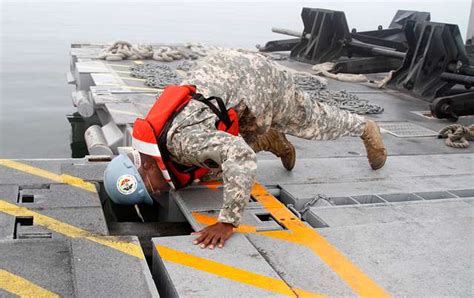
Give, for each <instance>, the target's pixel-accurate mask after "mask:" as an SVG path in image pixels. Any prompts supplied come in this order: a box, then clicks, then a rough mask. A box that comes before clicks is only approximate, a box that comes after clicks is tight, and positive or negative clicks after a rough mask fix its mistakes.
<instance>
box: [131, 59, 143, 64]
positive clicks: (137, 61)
mask: <svg viewBox="0 0 474 298" xmlns="http://www.w3.org/2000/svg"><path fill="white" fill-rule="evenodd" d="M133 63H135V64H138V65H140V64H143V61H141V60H135V61H133Z"/></svg>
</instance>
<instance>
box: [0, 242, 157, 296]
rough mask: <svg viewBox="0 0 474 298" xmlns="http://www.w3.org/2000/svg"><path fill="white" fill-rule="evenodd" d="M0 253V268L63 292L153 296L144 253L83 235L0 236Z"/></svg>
mask: <svg viewBox="0 0 474 298" xmlns="http://www.w3.org/2000/svg"><path fill="white" fill-rule="evenodd" d="M103 239H109V240H111V241H117V240H119V241H123V242H124V243H129V244H132V245H138V239H137V238H136V237H122V238H120V239H118V238H116V237H108V238H103ZM0 254H1V255H2V258H0V268H1V269H3V270H7V271H8V272H10V273H13V274H15V275H17V276H19V277H22V278H25V279H26V280H28V281H29V282H32V283H34V284H36V285H38V286H41V287H42V288H44V289H46V290H49V291H52V292H53V293H56V294H59V295H61V296H64V297H124V294H125V293H127V295H131V296H133V297H158V292H157V290H156V288H155V285H154V283H153V281H152V277H151V273H150V271H149V270H148V266H147V265H146V261H145V260H144V259H139V258H136V257H134V256H130V255H127V254H124V253H123V252H119V251H117V250H114V249H111V248H110V247H106V246H103V245H101V244H98V243H95V242H92V241H89V240H86V239H85V238H63V239H62V240H56V239H34V240H33V239H28V240H12V241H0Z"/></svg>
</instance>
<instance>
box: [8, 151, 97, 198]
mask: <svg viewBox="0 0 474 298" xmlns="http://www.w3.org/2000/svg"><path fill="white" fill-rule="evenodd" d="M0 166H4V167H7V168H11V169H14V170H18V171H21V172H25V173H28V174H31V175H35V176H39V177H43V178H46V179H49V180H52V181H55V182H59V183H66V184H69V185H71V186H74V187H77V188H81V189H84V190H87V191H90V192H94V193H95V192H97V190H96V188H95V185H94V184H93V183H90V182H86V181H84V180H82V179H80V178H77V177H74V176H70V175H66V174H61V175H58V174H55V173H52V172H49V171H46V170H43V169H40V168H37V167H33V166H30V165H27V164H24V163H21V162H17V161H13V160H8V159H0Z"/></svg>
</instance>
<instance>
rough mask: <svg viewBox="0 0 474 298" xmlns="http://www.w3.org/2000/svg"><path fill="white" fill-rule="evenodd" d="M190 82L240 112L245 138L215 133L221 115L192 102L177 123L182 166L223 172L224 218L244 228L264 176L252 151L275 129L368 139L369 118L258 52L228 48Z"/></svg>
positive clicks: (171, 143)
mask: <svg viewBox="0 0 474 298" xmlns="http://www.w3.org/2000/svg"><path fill="white" fill-rule="evenodd" d="M183 84H192V85H196V86H197V89H198V92H200V93H202V94H203V95H204V96H206V97H209V96H219V97H221V98H222V99H223V100H224V101H226V106H227V107H233V108H235V109H236V110H237V112H238V114H239V122H240V123H239V124H240V136H238V137H235V136H232V135H230V134H228V133H226V132H222V131H218V130H216V128H215V122H216V120H217V117H216V115H215V114H213V113H212V112H211V111H210V110H209V109H208V108H207V107H206V106H205V105H204V104H203V103H201V102H198V101H192V102H191V103H190V104H189V105H187V106H186V107H185V108H184V109H183V111H182V112H181V113H179V114H178V115H177V116H176V118H175V120H174V121H173V123H172V126H171V128H170V131H169V134H168V140H167V141H168V143H167V144H168V149H169V151H170V153H171V155H172V158H173V159H174V160H175V161H176V162H178V163H181V164H186V165H197V166H202V167H206V168H218V167H219V166H220V167H221V169H222V177H223V182H224V205H223V207H222V210H221V212H220V214H219V221H221V222H228V223H232V224H234V225H236V226H237V225H238V224H239V223H240V220H241V215H242V211H243V209H244V208H245V206H246V204H247V202H248V199H249V196H250V190H251V187H252V185H253V183H254V180H255V176H256V169H257V163H256V156H255V152H254V151H253V150H252V148H251V146H252V144H253V143H254V142H255V140H256V139H257V138H258V136H259V135H262V134H264V133H265V132H267V131H268V130H269V129H270V128H272V129H275V130H278V131H280V132H283V133H286V134H289V135H293V136H297V137H301V138H305V139H312V140H332V139H336V138H338V137H342V136H347V135H351V136H361V135H362V133H363V131H364V126H365V119H364V118H363V117H361V116H358V115H355V114H351V113H349V112H347V111H342V110H339V109H338V108H335V107H331V106H328V105H325V104H321V103H317V102H314V101H311V100H310V99H309V98H308V97H306V96H305V94H304V93H303V92H302V91H301V90H299V89H298V88H297V87H296V86H295V85H294V84H293V79H292V75H291V73H289V72H288V71H286V70H284V69H282V68H281V67H279V66H277V65H276V64H274V63H273V62H272V61H269V60H268V59H267V58H265V57H263V56H261V55H259V54H256V53H242V52H239V51H226V52H223V53H218V54H214V55H210V56H208V57H206V58H204V59H202V60H201V62H200V63H199V64H198V65H197V66H195V67H194V68H193V69H191V71H190V72H189V73H188V76H187V78H186V79H185V82H183Z"/></svg>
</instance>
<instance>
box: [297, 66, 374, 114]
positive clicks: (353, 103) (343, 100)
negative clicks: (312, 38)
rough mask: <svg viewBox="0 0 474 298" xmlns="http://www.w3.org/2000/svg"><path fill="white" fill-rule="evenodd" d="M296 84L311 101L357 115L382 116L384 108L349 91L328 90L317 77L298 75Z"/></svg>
mask: <svg viewBox="0 0 474 298" xmlns="http://www.w3.org/2000/svg"><path fill="white" fill-rule="evenodd" d="M294 82H295V84H296V85H297V86H298V87H299V88H300V89H301V90H303V91H304V92H305V93H306V94H307V95H308V96H309V98H311V100H314V101H318V102H323V103H325V104H327V105H330V106H335V107H338V108H339V109H341V110H347V111H349V112H352V113H356V114H361V115H362V114H380V113H382V112H383V108H382V107H381V106H379V105H376V104H373V103H370V102H369V101H368V100H365V99H360V98H359V97H358V96H357V95H354V94H351V93H349V92H347V91H332V90H326V87H327V85H326V84H324V83H323V82H322V81H321V80H319V79H318V78H317V77H315V76H311V75H302V74H297V75H295V76H294Z"/></svg>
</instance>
